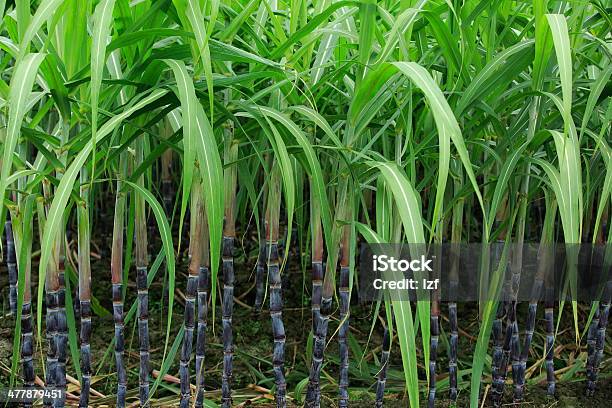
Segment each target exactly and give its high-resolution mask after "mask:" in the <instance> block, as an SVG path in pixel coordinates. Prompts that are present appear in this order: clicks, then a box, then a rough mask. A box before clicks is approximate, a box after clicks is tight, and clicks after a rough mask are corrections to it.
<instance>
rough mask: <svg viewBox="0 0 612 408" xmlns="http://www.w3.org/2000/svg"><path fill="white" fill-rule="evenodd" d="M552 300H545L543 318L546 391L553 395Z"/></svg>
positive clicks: (553, 328)
mask: <svg viewBox="0 0 612 408" xmlns="http://www.w3.org/2000/svg"><path fill="white" fill-rule="evenodd" d="M553 307H554V302H552V301H547V302H546V305H545V309H544V320H545V321H546V347H545V351H544V353H545V356H546V382H547V384H548V386H547V393H548V395H550V396H553V395H555V383H556V380H555V366H554V363H553V357H554V345H555V322H554V309H553Z"/></svg>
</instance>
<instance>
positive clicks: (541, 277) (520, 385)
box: [512, 194, 557, 402]
mask: <svg viewBox="0 0 612 408" xmlns="http://www.w3.org/2000/svg"><path fill="white" fill-rule="evenodd" d="M556 211H557V207H556V202H555V201H554V200H550V198H549V195H548V194H546V214H545V216H544V223H543V227H542V238H541V240H540V248H539V253H538V266H537V268H538V269H537V272H536V276H535V279H534V284H533V287H532V291H531V300H530V302H529V310H528V314H527V322H526V328H525V339H524V342H523V347H522V350H521V353H520V358H519V362H518V364H517V365H515V366H513V367H512V371H513V373H514V372H515V371H516V375H515V377H514V401H515V402H521V401H523V399H524V389H525V372H526V369H527V359H528V357H529V349H530V347H531V341H532V339H533V333H534V330H535V322H536V313H537V309H538V300H539V299H540V295H541V293H542V289H543V287H544V282H545V281H546V279H547V277H548V274H550V273H552V272H551V271H552V270H551V266H552V261H553V259H552V255H553V253H552V250H551V249H552V248H551V247H552V241H553V232H554V221H555V215H556Z"/></svg>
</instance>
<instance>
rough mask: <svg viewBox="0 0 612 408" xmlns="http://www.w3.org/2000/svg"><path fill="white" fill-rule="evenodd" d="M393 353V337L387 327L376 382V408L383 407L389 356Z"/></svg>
mask: <svg viewBox="0 0 612 408" xmlns="http://www.w3.org/2000/svg"><path fill="white" fill-rule="evenodd" d="M390 351H391V335H390V333H389V329H388V328H387V327H385V332H384V334H383V342H382V356H381V358H380V371H379V372H378V381H377V382H376V402H375V404H374V406H375V408H382V407H383V398H384V397H385V385H386V383H387V367H388V366H389V354H390Z"/></svg>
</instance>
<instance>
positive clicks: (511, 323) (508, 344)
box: [496, 301, 518, 404]
mask: <svg viewBox="0 0 612 408" xmlns="http://www.w3.org/2000/svg"><path fill="white" fill-rule="evenodd" d="M506 307H507V315H506V316H507V319H508V321H507V323H506V331H505V334H504V345H503V353H502V359H501V363H500V366H499V375H498V378H497V383H496V387H497V388H496V397H497V400H496V403H497V404H501V402H502V401H501V400H502V398H503V395H504V387H505V385H506V376H507V374H508V364H510V359H511V357H513V355H514V353H513V350H512V346H513V338H514V336H518V326H517V324H516V302H513V301H512V302H507V306H506Z"/></svg>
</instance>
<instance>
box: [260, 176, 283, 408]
mask: <svg viewBox="0 0 612 408" xmlns="http://www.w3.org/2000/svg"><path fill="white" fill-rule="evenodd" d="M280 180H281V174H280V167H279V166H278V165H274V166H273V168H272V174H271V176H270V187H269V190H268V203H267V208H266V215H265V217H266V219H265V230H266V246H267V248H266V252H267V266H268V285H269V288H268V290H269V295H270V318H271V320H272V336H273V338H274V348H273V355H272V365H273V371H274V384H275V385H276V393H275V399H276V406H277V407H278V408H281V407H286V406H287V401H286V392H287V383H286V381H285V371H284V363H285V326H284V324H283V315H282V314H283V298H282V281H281V276H280V262H279V255H278V236H279V226H280V225H279V224H280V223H279V217H280Z"/></svg>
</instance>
